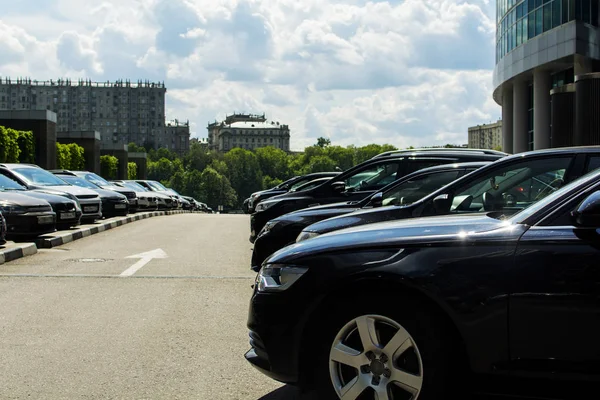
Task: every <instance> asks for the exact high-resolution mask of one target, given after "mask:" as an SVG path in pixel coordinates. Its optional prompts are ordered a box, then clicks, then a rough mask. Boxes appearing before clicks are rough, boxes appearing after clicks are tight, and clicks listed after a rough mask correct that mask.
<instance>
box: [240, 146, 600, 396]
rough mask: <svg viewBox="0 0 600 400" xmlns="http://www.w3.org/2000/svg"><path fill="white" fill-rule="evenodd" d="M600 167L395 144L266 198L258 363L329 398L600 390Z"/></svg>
mask: <svg viewBox="0 0 600 400" xmlns="http://www.w3.org/2000/svg"><path fill="white" fill-rule="evenodd" d="M599 167H600V147H574V148H560V149H550V150H541V151H533V152H528V153H521V154H516V155H512V156H511V155H508V154H504V153H501V152H496V151H491V150H477V149H421V150H411V151H395V152H388V153H384V154H380V155H378V156H376V157H375V158H373V159H371V160H368V161H366V162H364V163H362V164H360V165H358V166H356V167H354V168H352V169H350V170H348V171H345V172H342V173H335V172H331V173H329V175H327V176H305V177H295V178H292V179H291V180H289V181H288V182H284V183H283V184H281V185H279V186H278V187H276V188H273V189H271V190H268V191H264V192H258V193H255V194H253V195H252V196H251V198H250V199H248V210H249V212H252V215H251V235H250V242H252V243H253V244H254V249H253V255H252V261H251V265H250V267H251V268H252V269H253V270H255V271H258V274H257V277H256V282H255V285H254V293H253V296H252V299H251V302H250V311H249V318H248V327H249V329H250V345H251V350H250V351H248V352H247V353H246V359H247V360H248V361H249V362H250V363H251V364H252V365H254V366H255V367H256V368H258V369H259V370H260V371H262V372H263V373H265V374H266V375H268V376H270V377H272V378H274V379H276V380H279V381H282V382H286V383H291V384H296V385H300V386H303V387H309V388H312V389H316V390H317V391H318V393H319V397H318V398H320V399H321V398H322V399H328V398H343V399H388V398H391V399H416V398H419V399H421V398H423V399H443V398H452V393H453V391H454V390H461V391H462V392H461V393H462V394H461V395H464V394H466V393H467V392H468V391H470V390H472V389H473V388H474V387H476V385H475V384H474V382H480V381H483V380H480V379H478V378H482V377H485V378H489V377H493V378H499V379H500V381H504V380H505V379H506V378H509V377H510V378H511V379H518V378H532V377H534V378H538V379H536V380H531V379H526V380H525V381H519V382H520V383H519V385H517V386H516V388H517V389H518V390H526V389H525V388H526V387H528V386H529V385H532V386H535V388H536V389H535V391H534V393H535V394H536V396H539V397H543V392H544V390H554V389H555V388H556V385H551V384H550V385H549V384H548V382H549V380H548V379H552V380H553V381H554V382H556V381H562V380H565V381H567V382H570V384H569V388H570V390H572V389H573V387H574V386H573V384H572V382H573V381H576V382H579V383H580V384H581V383H582V382H588V383H589V382H594V384H596V385H597V383H598V382H599V381H600V374H599V373H598V371H600V369H599V368H598V366H600V344H599V343H600V342H599V341H598V340H597V338H598V337H600V301H599V299H600V289H599V288H600V169H599ZM315 178H316V179H322V178H327V179H326V180H325V181H324V182H323V181H316V180H315ZM301 182H303V183H301ZM310 182H315V184H316V185H315V186H314V187H312V188H311V187H310V185H308V186H306V187H307V189H306V190H299V191H298V190H296V191H292V189H293V188H294V187H295V188H298V187H302V186H295V185H297V184H299V183H300V184H301V185H305V184H308V183H310ZM485 382H487V381H485ZM575 386H577V385H575ZM509 388H510V389H514V387H511V386H505V385H500V386H496V387H494V389H492V390H497V391H503V390H509ZM484 390H487V389H484ZM511 394H512V393H511ZM517 394H518V393H517ZM551 394H552V393H551ZM553 395H556V393H553ZM570 395H572V392H571V393H570Z"/></svg>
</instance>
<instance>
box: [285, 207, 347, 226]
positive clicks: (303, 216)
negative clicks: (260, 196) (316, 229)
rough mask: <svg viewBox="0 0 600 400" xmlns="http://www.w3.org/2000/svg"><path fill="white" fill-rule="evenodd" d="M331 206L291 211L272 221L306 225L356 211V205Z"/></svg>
mask: <svg viewBox="0 0 600 400" xmlns="http://www.w3.org/2000/svg"><path fill="white" fill-rule="evenodd" d="M331 206H332V205H326V206H316V207H309V208H304V209H302V210H298V211H293V212H291V213H288V214H284V215H282V216H281V217H277V218H275V219H274V221H281V220H285V221H304V222H305V223H306V222H307V220H308V223H310V220H311V219H314V220H318V221H320V220H323V219H327V218H333V217H337V216H340V215H344V214H348V213H351V212H353V211H356V210H358V208H356V204H351V203H337V207H331ZM311 226H312V225H311Z"/></svg>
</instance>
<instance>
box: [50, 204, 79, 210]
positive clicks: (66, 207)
mask: <svg viewBox="0 0 600 400" xmlns="http://www.w3.org/2000/svg"><path fill="white" fill-rule="evenodd" d="M54 210H55V211H74V210H75V203H58V204H54Z"/></svg>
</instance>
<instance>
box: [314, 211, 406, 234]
mask: <svg viewBox="0 0 600 400" xmlns="http://www.w3.org/2000/svg"><path fill="white" fill-rule="evenodd" d="M411 209H412V207H411V205H409V206H404V207H402V206H384V207H377V208H367V209H360V208H357V209H356V211H354V212H352V213H350V214H345V215H341V216H339V217H332V218H329V219H326V220H324V221H320V222H317V223H314V224H312V225H310V226H308V227H306V228H305V229H304V230H305V231H309V232H316V233H319V234H324V233H328V232H332V231H337V230H340V229H345V228H351V227H353V226H359V225H365V224H371V223H376V222H383V221H389V220H397V219H404V218H407V217H410V210H411Z"/></svg>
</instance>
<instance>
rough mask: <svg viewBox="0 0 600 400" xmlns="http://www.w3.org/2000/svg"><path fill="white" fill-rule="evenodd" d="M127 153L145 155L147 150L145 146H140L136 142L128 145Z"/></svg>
mask: <svg viewBox="0 0 600 400" xmlns="http://www.w3.org/2000/svg"><path fill="white" fill-rule="evenodd" d="M127 151H129V152H130V153H145V152H146V148H145V147H143V146H138V145H137V144H135V143H134V142H131V143H129V144H128V145H127Z"/></svg>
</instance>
